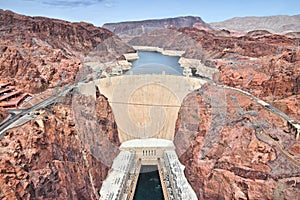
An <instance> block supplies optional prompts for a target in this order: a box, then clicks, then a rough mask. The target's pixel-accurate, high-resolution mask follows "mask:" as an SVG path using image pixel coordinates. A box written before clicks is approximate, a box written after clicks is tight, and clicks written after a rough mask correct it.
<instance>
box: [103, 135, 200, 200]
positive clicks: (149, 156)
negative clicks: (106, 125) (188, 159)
mask: <svg viewBox="0 0 300 200" xmlns="http://www.w3.org/2000/svg"><path fill="white" fill-rule="evenodd" d="M120 150H121V152H120V153H119V155H118V156H117V157H116V158H115V160H114V162H113V165H112V169H111V170H110V173H109V174H108V176H107V178H106V180H105V181H104V182H103V185H102V187H101V190H100V199H103V200H111V199H124V200H125V199H126V200H133V199H134V198H135V194H136V192H137V193H138V194H137V197H139V196H140V195H141V194H139V193H140V192H141V193H142V194H143V197H144V198H142V199H145V196H146V195H145V193H144V192H143V191H137V190H139V188H137V187H138V185H139V183H138V180H141V179H142V178H143V179H144V177H142V178H141V179H140V178H139V176H140V175H142V176H144V175H143V174H142V173H141V172H145V170H146V171H149V170H147V169H149V167H148V166H154V168H155V169H158V175H159V178H157V174H153V176H152V175H151V176H152V177H150V179H151V178H153V179H152V180H153V181H157V180H158V181H159V180H160V181H159V182H160V184H161V190H162V192H163V197H164V198H162V199H186V200H194V199H197V197H196V194H195V192H194V191H193V189H192V188H191V186H190V184H189V183H188V181H187V179H186V177H185V175H184V166H183V165H182V164H181V163H180V162H179V160H178V156H177V154H176V152H175V147H174V144H173V142H172V141H171V140H166V139H157V138H147V139H134V140H129V141H126V142H124V143H122V144H121V147H120ZM145 166H147V167H145ZM150 169H151V167H150ZM150 171H151V170H150ZM154 171H155V170H154ZM153 173H154V172H153ZM155 173H156V172H155ZM154 175H155V176H154ZM146 176H147V175H146ZM146 179H147V178H146ZM150 179H149V180H150ZM146 184H147V183H146ZM156 186H157V187H159V186H158V185H156ZM156 186H155V187H154V190H155V188H156ZM152 189H153V188H152ZM157 189H158V188H157ZM143 190H148V188H144V189H143ZM158 195H159V194H158ZM152 199H155V198H152Z"/></svg>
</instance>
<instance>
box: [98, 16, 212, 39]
mask: <svg viewBox="0 0 300 200" xmlns="http://www.w3.org/2000/svg"><path fill="white" fill-rule="evenodd" d="M194 26H195V27H197V28H199V29H207V30H209V29H211V28H210V26H209V25H208V24H206V23H205V22H204V21H203V20H202V19H201V18H200V17H193V16H187V17H175V18H166V19H153V20H143V21H132V22H120V23H107V24H104V25H103V28H106V29H108V30H110V31H112V32H114V33H116V34H120V35H130V36H137V35H141V34H144V33H149V32H152V31H154V30H156V29H165V28H171V27H177V28H182V27H190V28H192V27H194Z"/></svg>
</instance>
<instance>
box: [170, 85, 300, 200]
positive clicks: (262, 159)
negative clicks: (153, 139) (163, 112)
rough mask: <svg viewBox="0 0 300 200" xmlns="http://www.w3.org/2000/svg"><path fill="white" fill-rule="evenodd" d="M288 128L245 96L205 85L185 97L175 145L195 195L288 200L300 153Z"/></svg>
mask: <svg viewBox="0 0 300 200" xmlns="http://www.w3.org/2000/svg"><path fill="white" fill-rule="evenodd" d="M197 118H198V119H200V120H196V121H195V120H194V119H197ZM287 130H288V129H287V127H285V125H284V123H283V120H282V119H281V118H280V117H278V116H276V115H274V114H273V113H271V112H269V111H267V110H266V109H264V108H263V107H261V106H260V105H259V104H257V103H256V102H254V101H253V100H251V99H250V98H249V97H246V96H243V95H242V94H239V93H237V92H234V91H231V90H229V89H223V88H219V87H216V86H211V85H207V86H206V87H203V88H202V89H201V90H199V91H197V92H194V93H191V94H190V95H188V96H187V97H186V98H185V100H184V102H183V104H182V107H181V109H180V112H179V118H178V121H177V129H176V133H175V134H176V135H175V139H174V143H175V146H176V151H177V154H178V155H179V157H180V161H181V162H182V163H183V164H184V165H185V174H186V177H187V179H188V181H189V182H190V184H191V185H192V187H193V189H194V191H195V192H196V193H197V196H198V198H199V199H289V198H293V197H296V196H299V194H300V189H299V184H300V161H299V156H300V151H299V148H298V146H299V142H297V141H295V140H294V136H293V135H292V134H289V133H288V131H287Z"/></svg>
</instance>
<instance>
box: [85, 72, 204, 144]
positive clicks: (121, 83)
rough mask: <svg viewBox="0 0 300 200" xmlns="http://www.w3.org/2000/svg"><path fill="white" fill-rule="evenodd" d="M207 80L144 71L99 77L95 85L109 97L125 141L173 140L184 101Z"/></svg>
mask: <svg viewBox="0 0 300 200" xmlns="http://www.w3.org/2000/svg"><path fill="white" fill-rule="evenodd" d="M205 82H206V81H205V80H203V79H197V78H191V77H184V76H175V75H164V74H162V75H160V74H142V75H124V76H115V77H108V78H103V79H98V80H95V81H94V84H95V85H96V86H97V87H98V88H99V90H100V92H101V93H102V94H103V95H104V96H106V97H107V98H108V101H109V103H110V106H111V107H112V110H113V113H114V116H115V120H116V122H117V126H118V132H119V139H120V141H121V142H125V141H128V140H132V139H146V138H160V139H167V140H173V137H174V131H175V123H176V120H177V117H178V111H179V109H180V106H181V103H182V100H183V99H184V97H185V96H186V95H187V94H188V93H190V92H192V91H193V90H195V89H199V88H200V87H201V86H202V85H203V84H204V83H205ZM83 87H86V86H83Z"/></svg>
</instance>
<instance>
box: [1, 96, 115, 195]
mask: <svg viewBox="0 0 300 200" xmlns="http://www.w3.org/2000/svg"><path fill="white" fill-rule="evenodd" d="M74 102H77V105H79V106H80V105H85V104H89V105H90V106H89V107H94V108H96V109H94V111H96V112H95V115H94V116H92V117H93V118H94V125H95V127H96V128H97V130H96V131H95V130H93V132H88V131H86V132H85V133H84V134H85V138H84V139H83V138H81V137H80V133H79V132H78V130H79V129H80V126H78V122H77V121H76V120H80V121H81V123H87V121H91V119H90V118H89V117H88V116H89V114H91V113H90V111H88V110H85V111H82V112H81V113H77V111H76V109H75V108H74ZM75 115H76V116H75ZM78 115H80V116H78ZM89 128H92V126H89ZM94 138H98V140H95V139H94ZM99 141H102V142H99ZM0 143H1V147H0V152H1V153H0V169H1V171H0V185H1V188H0V199H3V200H6V199H7V200H12V199H98V198H99V194H98V192H99V190H100V188H101V185H102V182H103V180H104V179H105V178H106V175H107V173H108V170H109V168H110V165H111V163H112V162H111V160H113V159H114V156H116V155H117V153H118V151H117V150H116V149H117V147H118V146H119V145H120V142H119V139H118V133H117V129H116V125H115V121H114V117H113V114H112V110H111V108H110V106H109V104H108V102H107V99H106V98H105V97H103V96H102V95H101V94H99V93H98V95H97V99H96V100H92V99H91V98H89V97H87V96H84V95H77V96H73V97H72V95H69V96H68V97H66V98H65V99H63V101H61V102H60V103H57V104H56V105H55V106H54V107H52V106H49V107H48V109H46V112H44V113H43V112H41V114H40V116H39V117H38V118H37V119H36V120H33V121H32V122H29V123H27V124H25V125H23V126H21V127H17V128H14V129H11V130H9V131H8V132H7V134H6V136H4V139H2V140H1V141H0ZM100 143H101V144H100ZM108 143H109V144H110V145H111V146H112V145H113V146H115V147H116V148H114V149H109V148H107V146H108V145H109V144H108ZM99 145H101V146H103V148H105V149H106V151H104V152H103V153H105V154H106V156H110V161H107V162H104V161H105V160H104V159H105V158H104V157H101V156H102V155H100V154H99V152H98V151H97V147H98V146H99Z"/></svg>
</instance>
